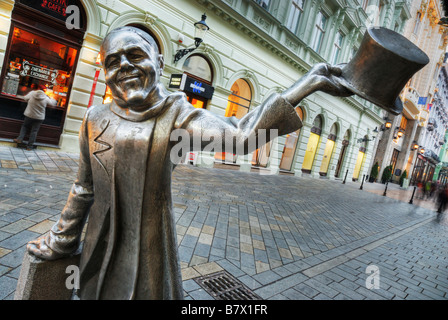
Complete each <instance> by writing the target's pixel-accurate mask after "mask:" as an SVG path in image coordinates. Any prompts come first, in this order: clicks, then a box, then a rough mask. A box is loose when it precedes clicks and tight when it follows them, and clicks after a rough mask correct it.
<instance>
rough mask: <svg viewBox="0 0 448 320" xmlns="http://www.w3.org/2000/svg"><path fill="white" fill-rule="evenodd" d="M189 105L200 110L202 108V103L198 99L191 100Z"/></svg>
mask: <svg viewBox="0 0 448 320" xmlns="http://www.w3.org/2000/svg"><path fill="white" fill-rule="evenodd" d="M191 104H192V105H193V107H195V108H198V109H201V108H203V107H204V101H201V100H198V99H194V98H193V99H191Z"/></svg>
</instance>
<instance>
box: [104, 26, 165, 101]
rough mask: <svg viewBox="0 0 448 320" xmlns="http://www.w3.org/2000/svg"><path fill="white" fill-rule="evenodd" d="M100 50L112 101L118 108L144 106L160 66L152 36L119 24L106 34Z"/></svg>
mask: <svg viewBox="0 0 448 320" xmlns="http://www.w3.org/2000/svg"><path fill="white" fill-rule="evenodd" d="M100 52H101V60H102V63H103V68H104V72H105V76H106V84H107V85H108V86H109V88H110V90H111V92H112V95H113V97H114V100H115V102H116V103H117V104H118V105H119V106H120V107H122V108H132V109H143V108H147V107H148V104H150V103H151V101H152V98H153V95H154V93H155V91H156V88H157V85H158V84H159V81H160V76H161V75H162V71H163V66H164V62H163V56H162V55H160V54H159V51H158V48H157V44H156V42H155V41H154V39H153V38H152V37H151V36H150V35H149V34H148V33H146V32H144V31H143V30H141V29H138V28H135V27H128V26H127V27H120V28H117V29H114V30H112V31H111V32H109V33H108V34H107V35H106V37H105V38H104V40H103V43H102V45H101V51H100Z"/></svg>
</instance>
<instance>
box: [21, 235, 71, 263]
mask: <svg viewBox="0 0 448 320" xmlns="http://www.w3.org/2000/svg"><path fill="white" fill-rule="evenodd" d="M26 249H27V250H28V252H29V253H31V254H33V255H34V256H36V257H37V258H39V259H42V260H56V259H59V258H62V257H63V255H62V254H60V253H57V252H56V251H54V250H52V249H51V248H50V247H48V246H47V244H46V242H45V236H43V237H40V238H38V239H36V240H33V241H30V242H28V245H27V246H26Z"/></svg>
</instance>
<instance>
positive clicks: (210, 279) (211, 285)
mask: <svg viewBox="0 0 448 320" xmlns="http://www.w3.org/2000/svg"><path fill="white" fill-rule="evenodd" d="M194 281H196V283H197V284H199V285H200V286H201V287H202V288H203V289H204V290H205V291H206V292H207V293H208V294H209V295H211V296H212V297H214V298H215V299H216V300H262V299H261V297H260V296H258V295H256V294H255V293H254V292H253V291H252V290H250V289H249V288H247V287H246V286H245V285H244V284H243V283H241V282H240V281H238V280H237V279H236V278H235V277H233V276H232V275H231V274H229V273H228V272H226V271H219V272H216V273H212V274H209V275H207V276H203V277H199V278H195V279H194Z"/></svg>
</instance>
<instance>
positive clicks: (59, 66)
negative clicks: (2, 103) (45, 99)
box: [2, 28, 77, 107]
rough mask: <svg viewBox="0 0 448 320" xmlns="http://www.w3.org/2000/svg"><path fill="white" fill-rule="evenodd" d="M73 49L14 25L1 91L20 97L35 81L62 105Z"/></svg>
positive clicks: (72, 62) (32, 86) (63, 105)
mask: <svg viewBox="0 0 448 320" xmlns="http://www.w3.org/2000/svg"><path fill="white" fill-rule="evenodd" d="M76 54H77V50H76V49H74V48H71V47H68V46H66V45H64V44H61V43H58V42H56V41H53V40H50V39H47V38H44V37H42V36H38V35H36V34H33V33H31V32H28V31H25V30H21V29H19V28H14V33H13V36H12V39H11V50H10V53H9V64H7V65H6V68H8V69H7V70H6V74H5V78H4V81H3V85H2V94H4V95H8V96H13V97H19V98H22V97H23V96H25V95H26V94H27V93H28V92H30V91H32V90H35V89H37V87H38V86H39V85H43V86H45V87H46V88H47V90H46V93H47V95H48V96H50V97H51V98H53V99H55V100H56V101H57V102H58V106H59V107H66V103H67V93H68V90H69V87H70V85H71V74H72V68H73V65H74V63H75V59H76Z"/></svg>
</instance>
